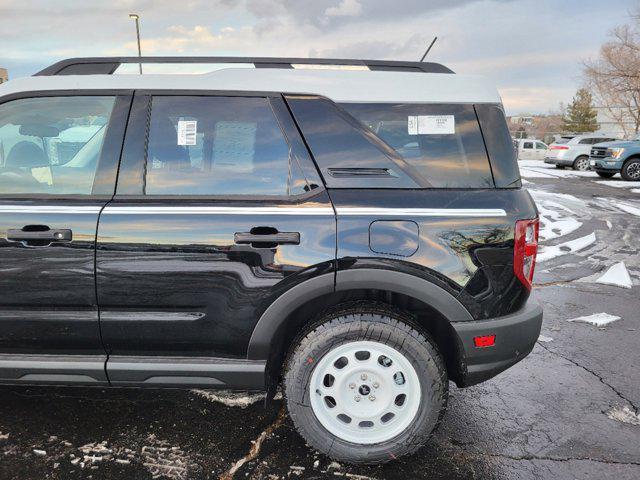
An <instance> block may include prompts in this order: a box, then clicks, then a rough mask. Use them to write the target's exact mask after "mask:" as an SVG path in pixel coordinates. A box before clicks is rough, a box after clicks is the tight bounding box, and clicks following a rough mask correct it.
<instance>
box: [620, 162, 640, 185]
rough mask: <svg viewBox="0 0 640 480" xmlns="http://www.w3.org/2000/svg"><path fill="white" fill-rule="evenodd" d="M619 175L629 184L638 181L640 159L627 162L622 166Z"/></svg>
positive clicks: (639, 179) (639, 178)
mask: <svg viewBox="0 0 640 480" xmlns="http://www.w3.org/2000/svg"><path fill="white" fill-rule="evenodd" d="M620 175H621V176H622V178H624V179H625V180H627V181H630V182H637V181H640V158H630V159H629V160H627V161H626V162H625V163H624V165H622V169H621V170H620Z"/></svg>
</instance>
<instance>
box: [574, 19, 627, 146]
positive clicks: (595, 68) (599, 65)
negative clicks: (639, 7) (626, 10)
mask: <svg viewBox="0 0 640 480" xmlns="http://www.w3.org/2000/svg"><path fill="white" fill-rule="evenodd" d="M632 18H633V23H631V24H629V25H623V26H620V27H617V28H615V29H614V30H613V31H612V32H611V34H610V37H611V40H610V41H608V42H607V43H605V44H604V45H602V47H601V48H600V56H599V57H598V58H597V59H596V60H589V61H587V62H585V64H584V75H585V77H586V80H587V85H588V87H589V88H590V90H591V91H592V92H593V93H594V95H595V97H596V100H597V103H598V104H600V105H601V106H602V107H604V108H605V110H606V111H607V113H608V114H609V116H610V117H611V118H612V119H613V120H614V121H615V122H616V123H617V124H618V125H620V127H621V129H622V130H623V132H624V134H625V136H627V137H629V136H631V135H633V134H634V133H636V134H637V133H638V132H640V15H633V16H632Z"/></svg>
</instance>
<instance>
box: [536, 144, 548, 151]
mask: <svg viewBox="0 0 640 480" xmlns="http://www.w3.org/2000/svg"><path fill="white" fill-rule="evenodd" d="M536 149H538V150H546V149H547V146H546V145H545V144H544V143H541V142H536Z"/></svg>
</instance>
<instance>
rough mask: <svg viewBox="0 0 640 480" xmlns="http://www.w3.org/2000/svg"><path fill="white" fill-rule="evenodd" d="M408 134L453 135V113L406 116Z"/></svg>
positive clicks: (454, 129)
mask: <svg viewBox="0 0 640 480" xmlns="http://www.w3.org/2000/svg"><path fill="white" fill-rule="evenodd" d="M407 131H408V133H409V135H454V134H455V133H456V117H455V115H410V116H408V117H407Z"/></svg>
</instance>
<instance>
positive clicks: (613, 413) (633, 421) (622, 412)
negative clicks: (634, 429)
mask: <svg viewBox="0 0 640 480" xmlns="http://www.w3.org/2000/svg"><path fill="white" fill-rule="evenodd" d="M607 417H609V418H610V419H611V420H616V421H618V422H622V423H628V424H629V425H638V426H640V415H638V414H637V413H635V412H634V411H633V410H631V409H630V408H629V407H622V408H620V407H613V408H612V409H611V410H609V411H608V412H607Z"/></svg>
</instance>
